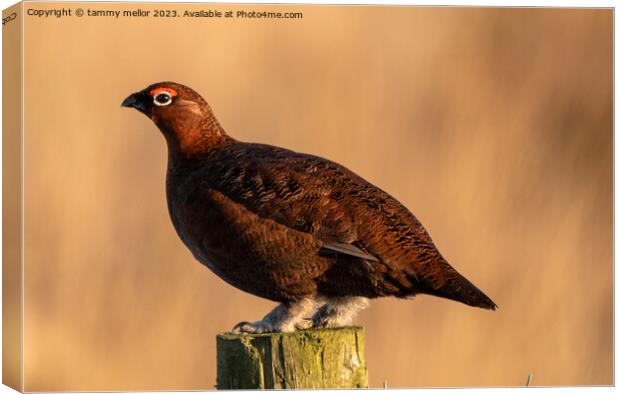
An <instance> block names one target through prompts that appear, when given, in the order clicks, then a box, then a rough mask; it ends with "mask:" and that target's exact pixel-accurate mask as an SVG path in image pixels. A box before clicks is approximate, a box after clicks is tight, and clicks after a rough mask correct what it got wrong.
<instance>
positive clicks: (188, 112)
mask: <svg viewBox="0 0 620 394" xmlns="http://www.w3.org/2000/svg"><path fill="white" fill-rule="evenodd" d="M121 106H123V107H129V108H135V109H137V110H138V111H140V112H142V113H143V114H145V115H146V116H147V117H149V118H150V119H151V120H152V121H153V122H154V123H155V124H156V125H157V127H158V128H159V129H160V130H161V132H162V133H163V134H164V137H166V141H167V142H168V147H169V149H173V150H179V151H180V152H183V153H187V154H191V153H199V152H200V150H204V148H205V146H206V145H208V144H209V143H210V142H213V140H217V139H219V138H220V137H224V136H225V135H226V134H225V132H224V130H223V129H222V127H221V126H220V124H219V122H218V121H217V119H216V118H215V116H214V115H213V111H212V110H211V108H210V107H209V104H207V102H206V101H205V100H204V99H203V98H202V97H201V96H200V95H199V94H198V93H196V92H195V91H194V90H192V89H190V88H188V87H187V86H184V85H181V84H178V83H174V82H158V83H155V84H152V85H150V86H148V87H147V88H145V89H143V90H141V91H139V92H136V93H133V94H131V95H129V96H128V97H127V98H126V99H125V100H123V102H122V104H121Z"/></svg>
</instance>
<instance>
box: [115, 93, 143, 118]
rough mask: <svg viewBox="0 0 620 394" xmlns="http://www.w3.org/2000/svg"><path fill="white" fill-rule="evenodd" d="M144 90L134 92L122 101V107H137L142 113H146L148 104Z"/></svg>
mask: <svg viewBox="0 0 620 394" xmlns="http://www.w3.org/2000/svg"><path fill="white" fill-rule="evenodd" d="M144 103H145V101H144V97H143V94H142V92H138V93H134V94H132V95H130V96H129V97H127V98H126V99H125V100H123V102H122V103H121V107H128V108H135V109H137V110H138V111H140V112H142V113H146V106H145V104H144Z"/></svg>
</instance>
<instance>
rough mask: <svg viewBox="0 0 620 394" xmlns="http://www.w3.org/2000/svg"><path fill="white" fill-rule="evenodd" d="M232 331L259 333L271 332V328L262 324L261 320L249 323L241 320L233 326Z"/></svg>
mask: <svg viewBox="0 0 620 394" xmlns="http://www.w3.org/2000/svg"><path fill="white" fill-rule="evenodd" d="M232 330H233V332H238V333H247V334H261V333H264V332H271V331H272V330H271V329H270V327H268V326H267V325H265V324H263V322H261V321H257V322H254V323H250V322H247V321H242V322H240V323H237V324H236V325H235V326H234V327H233V329H232Z"/></svg>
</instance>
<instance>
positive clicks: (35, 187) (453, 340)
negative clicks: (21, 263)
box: [24, 3, 613, 390]
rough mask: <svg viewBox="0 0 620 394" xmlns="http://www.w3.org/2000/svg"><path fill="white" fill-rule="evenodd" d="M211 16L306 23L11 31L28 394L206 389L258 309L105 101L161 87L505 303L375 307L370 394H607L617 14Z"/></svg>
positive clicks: (369, 319) (135, 122)
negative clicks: (17, 66) (223, 270)
mask: <svg viewBox="0 0 620 394" xmlns="http://www.w3.org/2000/svg"><path fill="white" fill-rule="evenodd" d="M54 6H55V5H54V4H35V3H26V7H27V8H28V7H30V8H34V7H36V8H40V9H43V8H45V9H47V8H52V7H54ZM88 7H89V8H93V9H94V8H97V9H103V8H104V7H108V8H110V7H114V8H117V9H128V8H137V7H138V5H136V6H135V7H133V6H131V5H114V6H113V5H111V4H98V5H94V4H93V5H91V6H88ZM139 7H140V8H143V9H146V8H148V9H151V10H152V9H153V7H152V6H147V5H145V4H140V5H139ZM162 7H164V6H163V5H160V6H158V7H157V8H162ZM85 8H86V7H85ZM174 8H176V9H178V10H182V9H193V10H199V9H206V8H216V7H214V6H206V5H205V6H195V5H194V6H189V5H186V6H182V5H175V6H174ZM217 8H219V9H222V10H226V9H229V8H232V9H239V8H245V9H269V10H272V9H274V8H278V9H279V10H285V9H286V10H293V11H303V12H304V19H303V20H296V21H293V20H287V21H266V20H187V19H176V20H161V19H160V20H156V19H152V18H149V19H143V20H139V19H119V20H112V19H103V18H102V19H94V18H86V17H85V18H82V19H78V18H71V19H55V18H51V19H36V18H34V17H30V18H27V20H26V28H25V29H26V30H25V31H26V36H25V37H26V51H25V59H26V66H25V100H26V113H25V115H26V122H25V134H26V137H25V144H26V149H25V166H26V169H25V171H26V178H25V203H26V213H25V237H26V238H25V241H26V248H25V258H26V267H25V290H26V295H25V308H26V309H25V349H24V350H25V379H26V387H25V388H26V390H111V389H123V390H129V389H210V388H212V387H213V385H214V376H215V348H214V345H215V335H216V334H217V333H218V332H221V331H225V330H228V329H229V328H231V327H232V326H233V325H234V324H235V323H237V322H238V321H240V320H249V319H255V318H259V317H260V316H261V315H262V314H263V313H265V312H267V311H268V310H269V309H270V308H271V307H272V306H273V305H272V303H270V302H268V301H264V300H261V299H258V298H255V297H253V296H251V295H247V294H244V293H242V292H240V291H238V290H236V289H234V288H232V287H230V286H228V285H226V284H225V283H224V282H222V281H221V280H219V279H218V278H216V277H215V276H214V275H213V274H212V273H210V272H209V271H208V270H207V269H205V268H204V267H202V266H201V265H200V264H198V263H197V262H196V261H194V260H193V258H192V257H191V255H190V253H189V252H188V251H187V250H186V249H185V248H184V247H183V246H182V244H181V242H180V241H179V240H178V238H177V236H176V234H175V233H174V230H173V228H172V225H171V223H170V220H169V218H168V214H167V211H166V203H165V196H164V174H165V165H166V150H165V145H164V141H163V139H162V137H161V136H160V135H159V133H158V131H157V129H156V128H155V126H154V125H153V124H152V123H151V122H150V121H149V120H148V119H146V118H145V117H144V116H142V115H140V114H138V113H137V112H135V111H129V110H127V109H121V108H120V106H119V105H120V102H121V100H122V99H123V98H124V97H125V96H127V95H128V94H129V93H131V92H133V91H136V90H138V89H142V88H143V87H145V86H146V85H148V84H150V83H152V82H155V81H160V80H174V81H177V82H181V83H185V84H187V85H189V86H192V87H194V88H195V89H196V90H197V91H199V92H201V93H202V94H203V95H204V96H205V98H206V99H207V100H208V101H209V102H210V103H211V105H212V106H213V108H214V110H215V112H216V114H217V115H218V117H219V119H220V121H221V123H222V124H223V125H224V126H225V128H226V129H227V130H228V131H229V133H230V134H231V135H233V136H234V137H236V138H238V139H241V140H247V141H257V142H264V143H271V144H276V145H280V146H284V147H288V148H291V149H295V150H299V151H303V152H309V153H313V154H317V155H321V156H324V157H327V158H330V159H334V160H337V161H339V162H341V163H343V164H345V165H346V166H348V167H349V168H351V169H353V170H354V171H356V172H357V173H359V174H361V175H362V176H364V177H365V178H367V179H369V180H370V181H372V182H373V183H375V184H376V185H378V186H380V187H382V188H384V189H385V190H387V191H389V192H390V193H391V194H392V195H394V196H395V197H396V198H398V199H399V200H400V201H401V202H403V203H404V204H405V205H406V206H408V207H409V208H410V209H411V210H412V211H413V212H414V213H415V214H416V215H417V216H418V218H419V219H420V220H421V221H422V222H423V223H424V224H425V226H426V228H427V229H428V230H429V232H430V234H431V236H432V237H433V238H434V240H435V241H436V243H437V245H438V246H439V248H440V250H441V251H442V252H443V254H444V255H445V256H446V257H447V259H448V260H449V261H451V262H452V263H453V265H454V266H455V267H457V268H458V269H459V270H460V271H461V272H463V273H464V274H465V275H466V276H467V277H468V278H470V279H471V280H472V281H473V282H474V283H476V284H477V285H478V286H480V287H481V288H482V289H484V291H485V292H487V293H488V294H489V295H490V296H491V297H492V298H493V299H494V300H495V301H496V302H497V303H498V304H499V307H500V308H499V310H498V311H497V312H494V313H492V312H488V311H483V310H478V309H473V308H469V307H466V306H464V305H461V304H458V303H454V302H450V301H445V300H440V299H436V298H431V297H424V296H421V297H419V298H418V299H416V300H410V301H397V300H387V299H386V300H378V301H375V302H373V303H372V306H371V308H370V309H368V310H367V311H364V312H363V313H362V314H361V315H360V316H359V318H358V319H357V323H359V324H361V325H363V326H365V327H366V330H367V342H368V345H367V358H368V364H369V369H370V383H371V386H372V387H379V386H381V385H382V384H383V381H384V380H388V381H389V385H390V387H420V386H489V385H492V386H497V385H501V386H504V385H508V386H512V385H523V384H525V381H526V378H527V374H528V372H532V373H533V374H534V381H533V383H534V384H535V385H594V384H596V385H599V384H602V385H608V384H612V382H613V380H612V379H613V378H612V329H613V327H612V325H613V323H612V18H613V15H612V11H611V10H575V9H573V10H569V9H564V10H561V9H555V10H553V9H488V8H487V9H477V8H467V9H464V8H409V7H390V8H388V7H340V6H338V7H337V6H282V7H259V6H251V5H247V6H232V5H231V6H218V7H217ZM214 230H217V229H214Z"/></svg>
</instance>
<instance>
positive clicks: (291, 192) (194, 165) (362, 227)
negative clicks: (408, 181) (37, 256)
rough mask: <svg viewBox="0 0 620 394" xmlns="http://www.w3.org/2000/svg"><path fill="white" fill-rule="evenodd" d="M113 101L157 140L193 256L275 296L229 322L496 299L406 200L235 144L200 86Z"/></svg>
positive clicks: (271, 327) (288, 154) (332, 167)
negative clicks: (387, 300)
mask: <svg viewBox="0 0 620 394" xmlns="http://www.w3.org/2000/svg"><path fill="white" fill-rule="evenodd" d="M122 106H124V107H132V108H135V109H137V110H138V111H140V112H142V113H143V114H145V115H146V116H148V117H149V118H150V119H151V120H152V121H153V122H154V123H155V124H156V125H157V127H158V128H159V129H160V130H161V132H162V134H163V135H164V137H165V138H166V142H167V144H168V172H167V177H166V194H167V198H168V210H169V213H170V217H171V219H172V223H173V224H174V227H175V229H176V231H177V233H178V234H179V237H180V238H181V240H182V241H183V242H184V243H185V245H186V246H187V247H188V248H189V249H190V250H191V252H192V253H193V255H194V257H195V258H196V259H198V261H200V262H201V263H202V264H204V265H206V266H207V267H209V268H210V269H211V270H212V271H213V272H214V273H215V274H216V275H218V276H219V277H221V278H222V279H224V280H225V281H226V282H228V283H229V284H231V285H233V286H235V287H237V288H239V289H241V290H243V291H246V292H248V293H251V294H254V295H256V296H259V297H263V298H267V299H269V300H273V301H277V302H279V303H280V305H279V306H277V307H276V308H275V309H274V310H272V311H271V312H269V313H268V314H267V315H266V316H265V317H264V318H263V319H262V320H259V321H256V322H253V323H248V322H242V323H239V324H238V325H237V326H236V327H235V329H236V330H239V331H242V332H253V333H258V332H271V331H282V332H290V331H293V330H295V328H296V327H301V326H305V327H308V326H310V325H311V326H314V327H333V326H341V325H346V324H350V323H351V319H352V318H353V315H355V313H357V312H358V311H359V310H361V309H362V308H364V307H365V306H367V304H368V299H369V298H376V297H385V296H395V297H400V298H406V297H412V296H414V295H416V294H430V295H434V296H438V297H444V298H449V299H452V300H456V301H460V302H462V303H465V304H467V305H471V306H477V307H481V308H486V309H495V308H496V305H495V303H493V301H491V299H490V298H489V297H487V296H486V295H485V294H484V293H483V292H482V291H480V290H479V289H478V288H476V286H474V285H473V284H472V283H471V282H469V281H468V280H467V279H465V278H464V277H463V276H462V275H460V274H459V273H458V272H457V271H456V270H455V269H454V268H452V267H451V266H450V264H448V262H447V261H446V260H445V259H444V258H443V257H442V255H441V254H440V253H439V251H438V250H437V248H436V247H435V245H434V244H433V241H432V240H431V237H430V236H429V235H428V233H427V232H426V230H425V229H424V227H422V224H421V223H420V222H419V221H418V220H417V219H416V217H415V216H414V215H413V214H412V213H411V212H409V210H408V209H407V208H405V207H404V206H403V205H402V204H401V203H399V202H398V201H396V199H394V198H393V197H392V196H390V195H389V194H387V193H386V192H384V191H383V190H381V189H379V188H378V187H376V186H374V185H372V184H370V183H369V182H367V181H365V180H364V179H363V178H361V177H360V176H358V175H356V174H355V173H353V172H352V171H350V170H348V169H347V168H345V167H343V166H341V165H339V164H337V163H334V162H332V161H329V160H326V159H323V158H320V157H317V156H312V155H308V154H303V153H297V152H293V151H290V150H287V149H283V148H278V147H275V146H270V145H263V144H253V143H245V142H240V141H237V140H235V139H233V138H231V137H229V136H228V134H226V132H225V131H224V129H223V128H222V126H220V124H219V123H218V121H217V119H216V118H215V116H214V115H213V112H212V110H211V108H210V107H209V105H208V104H207V102H206V101H205V100H204V99H203V98H202V97H201V96H200V95H199V94H198V93H196V92H195V91H193V90H192V89H190V88H188V87H186V86H183V85H180V84H177V83H173V82H161V83H156V84H153V85H151V86H149V87H147V88H146V89H144V90H142V91H140V92H137V93H134V94H132V95H130V96H129V97H127V98H126V99H125V101H123V103H122ZM307 317H311V319H306V318H307Z"/></svg>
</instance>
